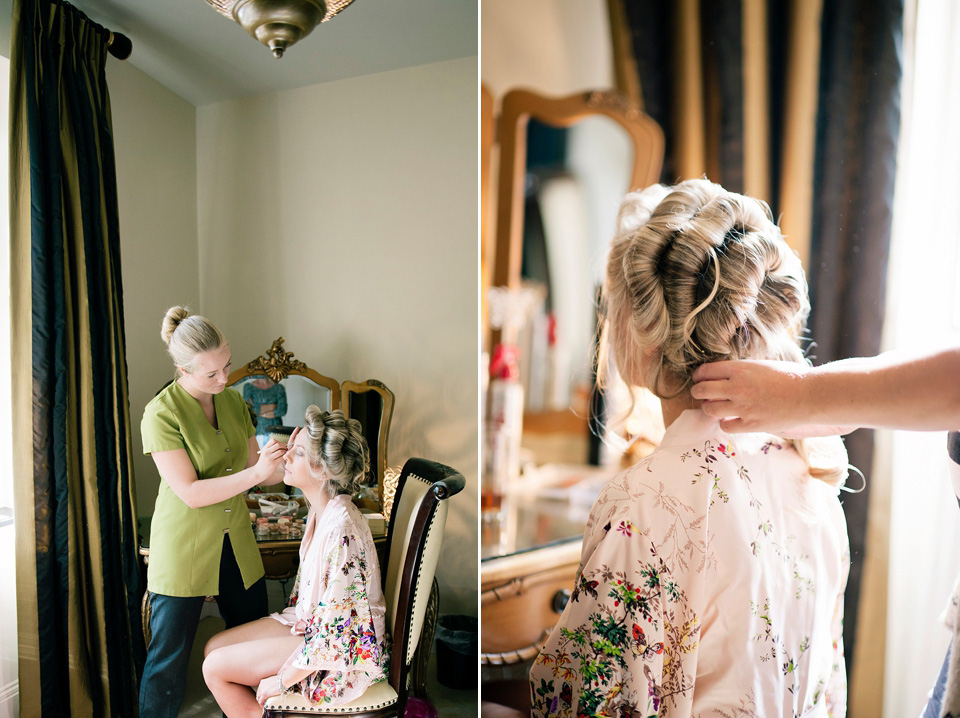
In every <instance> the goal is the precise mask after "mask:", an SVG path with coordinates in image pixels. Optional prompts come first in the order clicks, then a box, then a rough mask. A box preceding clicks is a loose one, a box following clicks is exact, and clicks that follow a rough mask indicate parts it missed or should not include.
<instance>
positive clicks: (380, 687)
mask: <svg viewBox="0 0 960 718" xmlns="http://www.w3.org/2000/svg"><path fill="white" fill-rule="evenodd" d="M463 486H464V478H463V476H462V475H461V474H460V473H459V472H457V471H455V470H454V469H451V468H450V467H449V466H444V465H443V464H438V463H436V462H433V461H427V460H426V459H410V460H408V461H407V463H406V464H405V465H404V467H403V472H402V473H401V475H400V480H399V484H398V487H397V495H396V503H395V504H394V507H393V513H392V517H391V520H390V526H389V529H388V531H387V546H386V555H387V562H386V566H384V567H383V572H382V575H383V581H384V590H383V594H384V597H385V599H386V604H387V616H386V618H387V626H389V627H392V629H393V630H392V633H391V635H392V638H393V645H392V647H391V651H390V673H389V676H388V680H386V681H381V682H379V683H377V684H375V685H373V686H371V687H370V688H369V689H368V690H367V691H366V692H365V693H364V694H363V695H362V696H360V698H357V699H355V700H353V701H351V702H349V703H347V704H344V705H340V706H333V707H330V706H312V705H311V704H310V702H309V701H308V700H307V699H306V698H304V697H303V696H302V695H300V694H298V693H292V694H290V695H286V696H274V697H273V698H271V699H270V700H268V701H267V704H266V706H265V708H264V718H279V717H280V716H312V715H349V716H355V717H356V718H385V717H386V716H402V715H403V711H404V707H405V706H406V703H407V693H408V690H409V687H410V680H411V669H412V665H413V662H414V657H415V655H414V654H415V653H416V650H417V646H418V643H419V640H420V638H421V631H422V629H423V626H424V622H425V618H426V614H427V604H428V602H429V598H430V592H431V587H432V586H433V583H434V574H435V573H436V568H437V561H438V560H439V557H440V544H441V541H442V538H443V529H444V523H445V522H446V516H447V499H449V498H450V497H451V496H453V495H454V494H457V493H459V492H460V491H461V490H462V489H463Z"/></svg>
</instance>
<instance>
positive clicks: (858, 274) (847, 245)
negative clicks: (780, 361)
mask: <svg viewBox="0 0 960 718" xmlns="http://www.w3.org/2000/svg"><path fill="white" fill-rule="evenodd" d="M608 4H609V8H610V17H611V30H612V33H613V42H614V54H615V57H616V60H617V76H618V85H619V86H620V88H621V89H622V90H623V91H625V92H628V93H632V94H633V96H634V99H636V100H637V101H638V102H639V103H640V104H641V106H643V107H644V109H645V111H646V112H647V113H648V114H649V115H651V116H652V117H653V118H654V119H655V120H657V121H658V122H659V123H660V125H661V127H663V129H664V132H665V135H666V158H665V162H664V170H663V175H662V180H663V181H664V182H668V183H673V182H676V181H678V180H680V179H687V178H690V177H697V176H700V175H702V174H706V175H707V176H708V177H709V178H710V179H712V180H714V181H716V182H719V183H721V184H723V185H724V186H725V187H727V188H728V189H730V190H733V191H737V192H745V193H747V194H750V195H753V196H756V197H760V198H762V199H765V200H767V201H768V202H769V203H770V205H771V208H772V209H773V213H774V215H775V216H778V217H779V218H780V224H781V227H782V228H783V230H784V232H785V234H786V235H787V241H788V242H790V243H791V245H792V246H793V247H794V249H796V250H797V251H798V253H799V254H800V256H801V259H803V261H804V265H805V267H806V268H807V273H808V279H809V282H810V291H811V302H812V306H813V310H812V314H811V317H810V322H809V329H810V337H811V339H812V340H813V341H814V342H815V343H814V344H813V345H812V346H811V347H810V351H809V353H810V356H811V358H812V359H813V361H814V363H815V364H820V363H824V362H827V361H831V360H834V359H842V358H845V357H851V356H870V355H874V354H876V353H877V352H878V351H879V350H880V338H881V330H882V325H883V308H884V294H885V290H884V287H885V280H886V268H887V257H888V254H889V252H888V248H889V240H890V229H891V208H892V204H893V184H894V173H895V160H896V150H897V138H898V133H899V127H900V81H901V76H902V65H901V50H902V28H903V12H904V8H903V2H902V0H870V1H869V2H867V1H866V0H830V1H829V2H824V1H823V0H792V1H786V2H783V1H781V2H773V1H771V0H677V1H676V2H663V1H662V0H659V1H658V0H609V3H608ZM846 443H847V448H848V451H849V454H850V460H851V463H852V464H853V465H855V466H856V467H858V468H859V469H860V470H861V471H863V473H864V474H865V476H866V489H865V490H864V491H863V492H862V493H860V494H856V495H851V494H844V495H843V496H842V501H843V507H844V511H845V513H846V517H847V526H848V531H849V535H850V548H851V553H852V567H851V572H850V580H849V584H848V588H847V593H846V605H845V621H844V645H845V649H846V652H847V653H846V655H847V667H848V676H856V671H853V670H851V669H852V666H851V664H852V663H853V658H854V648H855V646H857V645H858V641H857V640H856V638H857V636H858V634H859V635H860V639H861V640H860V642H859V645H870V646H871V647H872V649H871V653H877V650H876V648H877V646H878V641H879V646H880V650H879V657H874V656H867V655H865V656H864V660H868V659H869V660H871V661H874V660H876V662H877V663H876V664H873V663H871V667H873V666H874V665H876V666H878V669H877V670H876V671H875V672H873V675H871V676H868V677H867V678H866V680H867V682H868V684H869V685H867V684H866V683H865V684H864V685H865V690H864V691H863V694H872V695H873V696H874V697H875V696H878V695H879V693H880V692H878V691H876V690H875V685H876V683H875V682H876V680H877V678H878V676H877V675H876V673H877V672H879V673H880V674H881V675H882V665H883V664H882V654H883V650H882V645H883V643H882V636H883V632H884V629H885V626H883V625H858V616H859V614H860V609H861V608H862V606H863V601H870V600H876V599H874V597H872V596H870V595H869V594H864V595H861V581H862V572H863V568H864V565H865V564H866V563H867V559H868V557H869V556H868V546H867V543H866V536H867V506H868V502H869V499H870V487H871V463H872V455H873V433H872V432H870V431H864V430H861V431H857V432H854V433H853V434H852V435H851V436H849V437H848V438H847V442H846ZM850 483H851V484H853V485H858V484H859V481H858V480H857V479H856V478H853V479H852V480H851V482H850ZM884 548H885V546H884ZM870 558H871V559H872V560H877V561H880V562H881V563H884V564H885V562H886V555H885V554H882V555H878V556H877V557H875V558H874V557H870ZM883 575H886V574H885V569H883ZM879 600H881V601H882V600H883V598H882V597H881V598H880V599H879ZM871 609H872V610H870V611H868V612H864V615H866V614H867V613H869V614H870V615H873V616H877V615H879V616H881V617H882V616H883V615H884V609H883V608H882V607H881V608H880V609H879V610H877V609H874V608H873V607H871ZM867 636H869V637H870V640H869V643H868V642H867V641H866V640H865V638H866V637H867ZM852 688H856V686H852ZM852 693H855V691H852ZM876 705H877V706H879V703H877V704H876ZM860 707H861V708H862V709H863V710H862V711H860V712H859V713H858V714H859V715H879V707H878V709H877V712H871V709H868V708H864V705H863V703H861V705H860Z"/></svg>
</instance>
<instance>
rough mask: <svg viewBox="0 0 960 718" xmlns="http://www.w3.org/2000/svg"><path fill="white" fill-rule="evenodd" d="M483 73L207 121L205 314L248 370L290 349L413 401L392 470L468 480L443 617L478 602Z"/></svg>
mask: <svg viewBox="0 0 960 718" xmlns="http://www.w3.org/2000/svg"><path fill="white" fill-rule="evenodd" d="M476 78H477V64H476V58H467V59H461V60H453V61H448V62H441V63H437V64H431V65H425V66H420V67H414V68H407V69H402V70H396V71H393V72H387V73H380V74H375V75H369V76H365V77H360V78H355V79H351V80H346V81H342V82H335V83H327V84H322V85H316V86H313V87H308V88H303V89H299V90H290V91H283V92H278V93H271V94H267V95H259V96H256V97H251V98H246V99H242V100H236V101H229V102H223V103H218V104H214V105H208V106H204V107H201V108H199V109H198V111H197V137H198V139H197V148H198V197H199V205H198V206H199V218H198V219H199V223H198V226H199V257H200V259H199V267H200V289H201V302H200V304H201V308H202V311H203V312H204V313H205V314H206V315H207V316H209V317H210V318H211V319H213V320H214V321H215V322H216V323H217V324H218V325H219V326H220V327H221V329H222V330H223V331H224V332H225V333H226V334H227V336H228V337H229V338H230V342H231V347H232V349H233V356H234V359H235V361H236V362H237V364H238V365H239V364H240V363H241V362H245V361H249V360H250V359H253V358H255V357H257V356H259V355H260V354H261V353H263V352H264V351H265V350H266V349H267V348H269V347H270V345H271V343H272V342H273V340H274V339H276V338H277V337H279V336H283V337H284V338H285V339H286V344H285V347H286V348H287V349H288V350H290V351H293V352H294V353H295V354H296V358H298V359H300V360H301V361H304V362H306V363H307V365H308V366H310V367H312V368H314V369H316V370H317V371H320V372H321V373H322V374H326V375H328V376H332V377H335V378H336V379H338V380H343V379H354V380H358V381H359V380H364V379H369V378H373V379H379V380H380V381H382V382H384V383H385V384H386V385H387V386H388V387H390V389H391V390H392V391H393V392H394V393H395V394H396V406H395V410H394V417H393V424H392V426H391V434H390V446H389V454H388V461H389V465H391V466H399V465H402V463H403V462H404V461H405V460H406V459H407V458H409V457H411V456H420V457H424V458H429V459H433V460H436V461H440V462H443V463H446V464H449V465H451V466H453V467H455V468H457V469H458V470H460V471H462V472H463V474H464V475H465V476H466V478H467V489H466V490H465V491H464V492H463V493H462V494H461V495H459V496H457V497H455V498H454V500H453V501H452V502H451V506H450V514H449V516H448V519H447V530H446V534H445V536H446V538H445V546H444V552H443V555H442V557H441V563H440V567H439V569H438V574H439V575H438V580H439V582H440V585H441V597H442V598H441V601H442V603H441V611H443V612H463V613H470V614H474V615H475V614H476V605H477V604H476V601H477V586H476V578H477V563H476V560H477V559H476V557H477V552H478V551H477V546H478V545H477V486H478V469H477V463H478V461H477V443H478V434H477V415H478V407H477V357H478V345H477V335H478V333H477V312H478V309H477V276H478V271H477V129H476V128H477V119H476V118H477V112H478V105H477V84H476Z"/></svg>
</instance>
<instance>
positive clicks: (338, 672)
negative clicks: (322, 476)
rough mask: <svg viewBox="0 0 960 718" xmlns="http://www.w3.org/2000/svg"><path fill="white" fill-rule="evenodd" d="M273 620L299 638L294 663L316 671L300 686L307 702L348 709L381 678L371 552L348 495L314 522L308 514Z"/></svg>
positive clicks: (380, 611) (381, 618) (383, 640)
mask: <svg viewBox="0 0 960 718" xmlns="http://www.w3.org/2000/svg"><path fill="white" fill-rule="evenodd" d="M273 617H274V618H276V619H277V620H278V621H280V622H281V623H284V624H285V625H288V626H290V627H291V629H290V632H291V633H294V634H297V635H302V636H303V645H302V646H301V647H300V648H298V649H297V652H296V656H295V658H294V665H295V666H296V667H297V668H311V669H313V670H314V671H315V673H313V674H311V675H310V676H308V677H307V678H305V679H304V680H303V681H301V682H300V684H299V691H300V692H301V693H303V695H304V696H306V697H307V698H309V699H310V700H311V701H313V702H314V703H316V704H327V705H338V704H341V703H347V702H349V701H351V700H353V699H354V698H357V697H358V696H360V695H361V694H362V693H363V692H364V691H365V690H366V689H367V688H368V687H369V686H371V685H372V684H374V683H376V682H378V681H382V680H386V677H387V661H388V658H389V649H388V644H387V632H386V628H385V604H384V599H383V592H382V591H381V588H380V568H379V566H378V564H377V551H376V548H375V547H374V544H373V537H372V536H371V535H370V528H369V526H368V525H367V522H366V519H364V518H363V515H362V514H361V513H360V511H359V509H357V507H356V506H355V505H354V504H353V502H352V501H351V500H350V497H349V496H346V495H342V494H341V495H339V496H336V497H335V498H333V499H331V500H330V503H328V504H327V506H326V508H325V509H324V511H323V514H322V515H321V516H319V517H317V515H316V514H315V513H314V512H313V511H311V512H310V515H309V517H308V518H307V525H306V528H305V530H304V534H303V541H302V542H301V544H300V568H299V569H298V570H297V578H296V580H295V581H294V584H293V590H292V591H291V593H290V599H289V601H288V604H287V608H286V609H284V611H283V613H274V614H273Z"/></svg>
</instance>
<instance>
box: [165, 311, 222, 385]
mask: <svg viewBox="0 0 960 718" xmlns="http://www.w3.org/2000/svg"><path fill="white" fill-rule="evenodd" d="M160 337H161V338H162V339H163V341H164V343H166V345H167V351H168V352H169V354H170V358H172V359H173V363H174V366H176V367H178V368H180V369H184V370H186V371H188V372H190V371H193V360H194V359H195V358H196V357H197V355H198V354H203V353H204V352H210V351H216V350H217V349H220V348H221V347H223V346H226V344H227V339H226V337H225V336H224V335H223V332H221V331H220V330H219V329H217V327H216V326H215V325H214V324H213V322H211V321H210V320H209V319H207V318H205V317H201V316H200V315H199V314H191V313H190V310H189V309H187V308H186V307H180V306H176V307H170V308H169V309H168V310H167V312H166V314H164V315H163V321H162V322H161V323H160Z"/></svg>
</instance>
